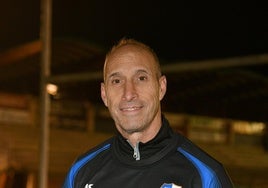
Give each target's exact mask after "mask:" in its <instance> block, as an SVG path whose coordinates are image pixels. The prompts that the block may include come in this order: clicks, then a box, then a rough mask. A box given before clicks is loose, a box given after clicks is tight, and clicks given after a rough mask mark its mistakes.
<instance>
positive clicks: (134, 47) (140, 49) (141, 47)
mask: <svg viewBox="0 0 268 188" xmlns="http://www.w3.org/2000/svg"><path fill="white" fill-rule="evenodd" d="M128 52H136V53H141V54H147V55H148V56H151V58H152V59H153V62H154V68H155V74H156V76H157V77H158V78H159V77H160V76H161V75H162V73H161V68H160V63H159V59H158V57H157V55H156V54H155V52H154V51H153V50H152V49H151V48H150V47H149V46H147V45H145V44H144V43H141V42H139V41H137V40H134V39H125V38H124V39H121V40H120V41H119V42H118V43H117V44H116V45H114V46H113V47H112V48H111V50H110V51H109V52H108V53H107V54H106V58H105V63H104V67H103V76H104V78H103V79H104V81H105V79H106V78H105V77H106V72H107V64H109V62H110V60H111V59H114V58H117V57H119V56H120V55H122V54H126V53H128Z"/></svg>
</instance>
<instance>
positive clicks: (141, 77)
mask: <svg viewBox="0 0 268 188" xmlns="http://www.w3.org/2000/svg"><path fill="white" fill-rule="evenodd" d="M138 79H139V80H140V81H146V80H147V76H139V78H138Z"/></svg>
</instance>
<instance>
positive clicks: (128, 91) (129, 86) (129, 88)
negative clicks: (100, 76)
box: [123, 81, 138, 101]
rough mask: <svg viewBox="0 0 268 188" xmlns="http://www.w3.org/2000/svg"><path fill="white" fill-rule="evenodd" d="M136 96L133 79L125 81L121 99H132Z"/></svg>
mask: <svg viewBox="0 0 268 188" xmlns="http://www.w3.org/2000/svg"><path fill="white" fill-rule="evenodd" d="M137 96H138V94H137V91H136V87H135V83H133V81H127V82H126V83H125V85H124V93H123V100H126V101H132V100H133V99H136V98H137Z"/></svg>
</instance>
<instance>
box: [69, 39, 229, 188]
mask: <svg viewBox="0 0 268 188" xmlns="http://www.w3.org/2000/svg"><path fill="white" fill-rule="evenodd" d="M103 72H104V81H103V83H101V97H102V100H103V102H104V104H105V106H107V107H108V109H109V111H110V114H111V116H112V118H113V120H114V122H115V126H116V128H117V130H118V135H117V136H115V137H113V138H111V139H109V140H107V141H105V142H104V143H102V144H100V145H99V146H97V147H96V148H94V149H92V150H90V151H89V152H87V153H86V154H84V155H82V156H81V157H80V158H79V159H78V160H77V161H76V162H75V163H74V165H73V166H72V168H71V169H70V172H69V174H68V175H67V177H66V180H65V183H64V187H65V188H89V187H93V188H94V187H95V188H108V187H109V188H110V187H114V188H119V187H120V188H122V187H126V188H137V187H140V188H160V187H161V188H172V187H173V188H178V187H182V188H201V187H202V188H229V187H232V183H231V180H230V179H229V177H228V175H227V174H226V172H225V170H224V168H223V167H222V165H221V164H220V163H219V162H218V161H216V160H215V159H213V158H212V157H210V156H209V155H208V154H206V153H205V152H204V151H202V150H201V149H200V148H198V147H197V146H195V145H194V144H193V143H192V142H190V141H189V140H188V139H187V138H185V137H183V136H182V135H179V134H177V133H174V132H173V131H172V129H171V128H170V126H169V123H168V121H167V120H166V119H165V117H164V116H163V115H162V113H161V105H160V102H161V100H162V99H163V97H164V95H165V93H166V89H167V80H166V77H165V76H163V75H162V74H161V70H160V65H159V61H158V58H157V56H156V54H155V53H154V52H153V51H152V50H151V49H150V48H149V47H148V46H146V45H145V44H143V43H140V42H138V41H135V40H133V39H122V40H121V41H120V42H119V43H118V44H117V45H116V46H114V47H113V48H112V49H111V51H110V52H109V53H108V54H107V56H106V59H105V64H104V70H103Z"/></svg>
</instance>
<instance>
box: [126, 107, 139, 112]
mask: <svg viewBox="0 0 268 188" xmlns="http://www.w3.org/2000/svg"><path fill="white" fill-rule="evenodd" d="M136 109H138V107H129V108H123V110H124V111H133V110H136Z"/></svg>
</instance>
